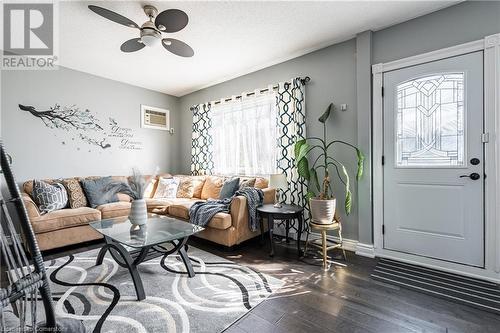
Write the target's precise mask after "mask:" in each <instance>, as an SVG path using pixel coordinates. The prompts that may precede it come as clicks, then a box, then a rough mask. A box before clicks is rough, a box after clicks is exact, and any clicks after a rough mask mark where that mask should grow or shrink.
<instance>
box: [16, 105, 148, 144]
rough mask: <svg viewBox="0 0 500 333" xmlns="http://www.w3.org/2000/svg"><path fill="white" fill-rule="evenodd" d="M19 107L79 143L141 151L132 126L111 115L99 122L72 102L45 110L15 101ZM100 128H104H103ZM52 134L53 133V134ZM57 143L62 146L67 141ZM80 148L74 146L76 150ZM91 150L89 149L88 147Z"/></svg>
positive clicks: (89, 112) (140, 142)
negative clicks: (67, 105)
mask: <svg viewBox="0 0 500 333" xmlns="http://www.w3.org/2000/svg"><path fill="white" fill-rule="evenodd" d="M19 109H21V110H22V111H26V112H29V113H30V114H31V115H32V116H34V117H36V118H38V119H40V120H41V121H42V122H43V124H44V125H45V126H46V127H48V128H50V129H60V130H65V131H66V132H69V133H71V134H72V135H74V136H73V137H71V141H73V142H74V141H76V140H75V139H79V141H78V142H82V143H85V144H89V145H91V146H94V147H97V148H101V149H102V150H104V149H108V148H112V147H117V148H118V149H122V150H141V149H142V148H143V143H142V141H141V140H138V139H137V138H135V133H134V129H132V128H130V127H123V126H120V125H119V123H118V122H117V121H116V119H114V118H111V117H110V118H109V123H108V124H107V126H106V125H103V123H102V121H101V120H100V119H99V118H98V117H97V116H96V115H95V114H94V113H92V112H91V111H90V110H88V109H85V110H81V109H80V108H78V107H77V106H76V105H72V106H69V107H66V106H65V107H61V106H60V105H59V104H55V105H54V107H51V108H49V110H45V111H38V110H36V108H35V107H33V106H26V105H22V104H19ZM104 127H107V128H106V129H105V128H104ZM54 135H56V134H55V133H54ZM61 144H62V145H64V146H66V145H67V141H66V140H62V141H61ZM80 148H81V147H77V150H80ZM88 152H91V150H88Z"/></svg>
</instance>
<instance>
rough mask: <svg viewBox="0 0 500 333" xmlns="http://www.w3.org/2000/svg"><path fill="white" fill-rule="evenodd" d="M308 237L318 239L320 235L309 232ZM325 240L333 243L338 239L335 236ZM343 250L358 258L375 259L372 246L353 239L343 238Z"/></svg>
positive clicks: (328, 236)
mask: <svg viewBox="0 0 500 333" xmlns="http://www.w3.org/2000/svg"><path fill="white" fill-rule="evenodd" d="M309 237H314V238H320V237H321V235H320V234H318V233H316V232H311V234H310V236H309ZM326 238H327V239H329V240H332V241H334V242H338V241H339V238H338V237H336V236H331V235H327V236H326ZM342 243H343V246H344V249H345V250H347V251H351V252H354V253H356V255H358V256H363V257H368V258H375V252H374V250H373V245H372V244H363V243H360V242H358V241H357V240H354V239H348V238H344V239H343V241H342Z"/></svg>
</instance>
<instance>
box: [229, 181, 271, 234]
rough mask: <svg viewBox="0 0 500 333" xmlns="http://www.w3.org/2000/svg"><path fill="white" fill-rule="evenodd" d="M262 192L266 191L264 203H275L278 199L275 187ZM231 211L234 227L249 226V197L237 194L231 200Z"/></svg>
mask: <svg viewBox="0 0 500 333" xmlns="http://www.w3.org/2000/svg"><path fill="white" fill-rule="evenodd" d="M262 192H264V200H263V201H264V202H263V203H264V204H269V203H274V201H275V199H276V190H275V189H273V188H265V189H263V190H262ZM229 213H230V214H231V221H232V224H233V227H235V228H236V229H238V228H239V227H240V226H244V227H245V228H248V208H247V198H245V197H244V196H241V195H238V196H235V197H234V198H233V200H232V201H231V207H230V208H229Z"/></svg>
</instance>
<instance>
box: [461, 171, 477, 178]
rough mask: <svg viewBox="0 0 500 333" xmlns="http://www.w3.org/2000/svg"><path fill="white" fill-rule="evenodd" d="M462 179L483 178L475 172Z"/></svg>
mask: <svg viewBox="0 0 500 333" xmlns="http://www.w3.org/2000/svg"><path fill="white" fill-rule="evenodd" d="M460 178H470V179H472V180H478V179H479V178H481V176H480V175H479V174H478V173H476V172H473V173H471V174H470V175H461V176H460Z"/></svg>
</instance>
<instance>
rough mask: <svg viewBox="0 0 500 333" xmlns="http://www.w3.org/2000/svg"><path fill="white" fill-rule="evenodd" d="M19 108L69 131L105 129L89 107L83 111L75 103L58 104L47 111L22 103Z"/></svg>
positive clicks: (50, 124) (46, 123)
mask: <svg viewBox="0 0 500 333" xmlns="http://www.w3.org/2000/svg"><path fill="white" fill-rule="evenodd" d="M19 108H20V109H21V110H23V111H27V112H29V113H31V114H32V115H33V116H35V117H37V118H39V119H40V120H42V121H43V123H44V124H45V126H47V127H50V128H59V129H65V130H67V131H69V130H70V129H76V130H98V131H102V130H103V128H102V126H101V125H100V124H99V122H100V121H99V120H98V119H97V118H96V117H95V116H94V115H93V114H92V113H91V112H90V111H89V110H88V109H87V110H84V111H83V110H80V109H79V108H77V107H76V106H75V105H73V106H70V107H64V108H62V109H61V106H60V105H59V104H56V105H54V107H52V108H50V109H49V110H46V111H37V110H36V109H35V108H34V107H33V106H25V105H21V104H19Z"/></svg>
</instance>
